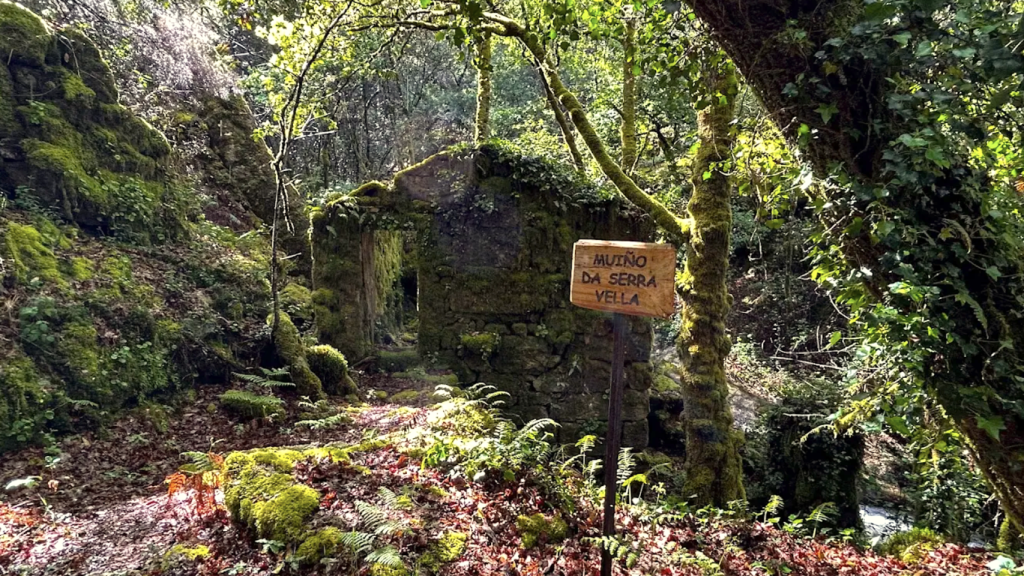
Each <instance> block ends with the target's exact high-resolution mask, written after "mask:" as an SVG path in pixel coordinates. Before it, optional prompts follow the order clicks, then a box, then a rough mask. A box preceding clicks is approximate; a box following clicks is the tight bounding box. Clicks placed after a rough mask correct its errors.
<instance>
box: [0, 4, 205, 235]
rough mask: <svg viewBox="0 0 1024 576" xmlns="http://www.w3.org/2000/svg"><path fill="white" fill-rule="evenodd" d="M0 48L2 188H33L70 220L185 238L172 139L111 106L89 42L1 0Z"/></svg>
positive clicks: (113, 100) (113, 99) (110, 92)
mask: <svg viewBox="0 0 1024 576" xmlns="http://www.w3.org/2000/svg"><path fill="white" fill-rule="evenodd" d="M0 53H2V54H4V56H3V58H2V60H0V62H2V64H3V65H0V138H2V139H4V141H5V150H10V151H11V152H12V153H7V154H5V158H4V162H3V164H2V166H0V182H2V183H3V188H4V189H6V190H15V189H19V188H23V189H25V190H30V191H31V193H32V194H33V195H35V196H37V197H38V199H39V201H40V203H41V204H43V205H48V206H52V207H53V208H54V209H55V210H56V212H58V213H59V214H61V215H62V216H63V217H64V218H65V219H66V220H68V221H73V222H76V223H78V224H80V225H83V226H86V227H89V228H98V229H101V230H103V231H104V232H107V233H110V234H114V235H117V236H120V237H121V238H123V239H126V240H131V241H137V242H140V243H144V244H147V243H152V242H157V241H163V240H166V239H168V238H171V237H176V236H179V235H181V234H182V230H183V228H182V226H181V222H182V220H183V219H184V212H185V211H186V210H187V207H186V204H187V202H186V201H185V200H183V199H182V197H181V196H180V195H178V194H177V189H176V187H175V186H174V183H173V182H172V178H171V176H170V175H169V174H168V172H167V171H166V165H167V158H168V157H169V155H170V145H169V144H168V143H167V140H166V139H165V138H164V137H163V135H162V134H161V133H160V132H158V131H156V130H154V129H153V128H152V127H151V126H149V125H148V124H147V123H146V122H145V121H143V120H142V119H140V118H138V117H137V116H135V115H134V114H132V113H131V112H129V111H128V110H127V109H126V108H124V107H123V106H121V105H119V104H117V91H116V89H115V88H114V80H113V75H112V74H111V73H110V69H109V68H108V67H107V65H106V63H105V62H104V61H103V59H102V57H101V56H100V53H99V50H97V49H96V47H95V45H93V44H92V43H91V42H90V41H89V40H88V39H87V38H86V37H85V36H84V35H83V34H82V33H81V32H80V31H78V30H75V29H72V28H68V29H64V30H59V31H57V32H54V33H51V32H50V31H49V30H48V29H47V28H46V26H45V25H44V24H43V23H42V21H41V20H40V19H39V18H38V17H37V16H35V15H34V14H32V13H31V12H29V11H28V10H26V9H24V8H22V7H21V6H19V5H17V4H13V3H10V2H6V1H3V0H0ZM10 143H13V144H14V145H15V146H14V148H11V147H10V146H9V144H10Z"/></svg>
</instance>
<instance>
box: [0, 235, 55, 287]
mask: <svg viewBox="0 0 1024 576" xmlns="http://www.w3.org/2000/svg"><path fill="white" fill-rule="evenodd" d="M4 245H5V247H6V250H5V252H6V256H7V257H8V258H9V259H10V261H11V262H12V263H13V268H14V275H15V278H17V280H18V282H22V283H27V282H28V281H30V280H31V279H33V278H39V279H40V280H44V281H47V282H56V283H61V282H63V280H62V279H61V273H60V269H59V268H58V266H57V257H56V256H55V255H54V253H53V250H52V249H51V248H50V247H49V246H47V243H46V241H45V240H44V238H43V236H42V235H41V234H40V233H39V231H38V230H37V229H35V228H34V227H32V226H29V225H23V224H18V223H16V222H10V223H8V224H7V230H6V231H5V232H4Z"/></svg>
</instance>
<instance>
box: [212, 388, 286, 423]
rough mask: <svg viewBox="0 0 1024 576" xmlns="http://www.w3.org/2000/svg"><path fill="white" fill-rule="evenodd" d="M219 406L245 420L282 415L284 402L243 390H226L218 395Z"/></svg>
mask: <svg viewBox="0 0 1024 576" xmlns="http://www.w3.org/2000/svg"><path fill="white" fill-rule="evenodd" d="M220 404H221V406H223V407H224V409H225V410H227V411H228V412H231V413H232V414H234V415H236V416H238V417H240V418H244V419H246V420H254V419H256V418H266V417H268V416H273V415H279V414H283V413H284V401H283V400H281V399H280V398H276V397H274V396H264V395H261V394H253V393H252V392H246V391H245V390H228V391H227V392H225V393H223V394H221V395H220Z"/></svg>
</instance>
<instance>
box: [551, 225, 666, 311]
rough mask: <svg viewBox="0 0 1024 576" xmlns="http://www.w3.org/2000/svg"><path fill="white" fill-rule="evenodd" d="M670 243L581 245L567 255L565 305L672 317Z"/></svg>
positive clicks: (597, 242)
mask: <svg viewBox="0 0 1024 576" xmlns="http://www.w3.org/2000/svg"><path fill="white" fill-rule="evenodd" d="M675 275H676V249H675V247H674V246H672V245H671V244H648V243H644V242H611V241H606V240H580V241H579V242H577V243H576V245H575V246H574V247H573V253H572V291H571V294H570V300H571V301H572V303H573V304H575V305H576V306H579V307H581V308H590V309H592V310H605V311H608V312H621V313H623V314H630V315H633V316H655V317H658V318H666V317H668V316H671V315H672V314H673V313H674V312H675Z"/></svg>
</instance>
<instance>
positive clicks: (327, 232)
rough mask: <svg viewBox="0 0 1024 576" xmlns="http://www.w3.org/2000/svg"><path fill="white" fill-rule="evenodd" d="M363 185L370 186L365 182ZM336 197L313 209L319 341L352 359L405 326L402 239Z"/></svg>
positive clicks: (314, 294) (396, 232)
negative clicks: (402, 325)
mask: <svg viewBox="0 0 1024 576" xmlns="http://www.w3.org/2000/svg"><path fill="white" fill-rule="evenodd" d="M363 188H364V189H366V188H367V187H366V186H364V187H363ZM363 218H364V215H363V214H360V210H359V209H358V208H357V207H356V206H354V205H352V204H349V203H346V202H342V201H337V202H333V203H331V204H328V205H327V206H325V207H323V208H315V209H314V210H313V213H312V228H311V237H312V239H313V240H312V242H311V244H312V256H313V262H314V265H313V275H312V278H313V314H314V316H315V318H316V330H317V337H318V339H319V340H320V342H323V343H325V344H330V345H331V346H334V347H335V348H337V349H338V351H340V352H341V353H342V354H344V355H345V357H346V358H348V359H349V360H350V361H352V362H357V361H359V360H361V359H363V358H365V357H367V356H368V355H370V354H372V352H373V348H374V344H375V343H376V342H380V341H381V340H382V339H383V337H384V336H385V335H391V336H393V335H394V334H396V333H397V332H399V331H400V329H401V321H402V293H401V286H400V277H401V270H402V256H403V254H402V252H403V238H402V236H403V235H402V233H401V232H399V231H394V230H388V229H377V228H375V226H374V225H373V224H370V225H366V224H367V223H366V222H365V221H363Z"/></svg>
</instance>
